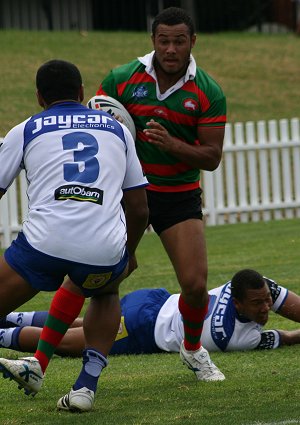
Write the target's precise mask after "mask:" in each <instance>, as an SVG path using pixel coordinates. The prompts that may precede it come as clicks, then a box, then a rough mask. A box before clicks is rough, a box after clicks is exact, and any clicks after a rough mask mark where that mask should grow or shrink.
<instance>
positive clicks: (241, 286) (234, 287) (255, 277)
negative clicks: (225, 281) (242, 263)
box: [231, 269, 266, 301]
mask: <svg viewBox="0 0 300 425" xmlns="http://www.w3.org/2000/svg"><path fill="white" fill-rule="evenodd" d="M265 283H266V281H265V279H264V277H263V276H262V275H261V274H260V273H258V272H257V271H255V270H252V269H244V270H240V271H239V272H237V273H236V274H235V275H234V276H233V278H232V279H231V295H232V296H233V297H234V298H236V299H237V300H238V301H243V300H244V299H245V298H246V295H247V294H246V291H247V290H248V289H261V288H263V286H264V285H265Z"/></svg>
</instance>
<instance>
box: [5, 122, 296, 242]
mask: <svg viewBox="0 0 300 425" xmlns="http://www.w3.org/2000/svg"><path fill="white" fill-rule="evenodd" d="M201 185H202V188H203V192H204V194H203V206H204V208H203V211H204V216H205V221H206V224H207V225H209V226H212V225H220V224H225V223H237V222H244V223H247V222H250V221H261V220H263V221H268V220H272V219H274V220H279V219H284V218H296V217H300V126H299V118H293V119H291V120H286V119H282V120H280V121H275V120H272V121H268V122H266V121H259V122H256V123H254V122H247V123H235V124H227V126H226V132H225V140H224V154H223V159H222V162H221V164H220V166H219V167H218V169H217V170H216V171H214V172H203V173H202V183H201ZM26 187H27V183H26V178H25V174H24V173H23V172H22V173H21V175H20V176H19V177H18V179H17V180H16V181H15V182H14V183H13V184H12V186H11V187H10V188H9V190H8V191H7V193H6V194H5V195H4V196H3V197H2V200H1V201H0V247H2V248H4V247H7V246H9V244H10V242H11V240H12V239H14V237H15V236H16V234H17V232H18V231H19V230H20V229H21V223H22V221H23V220H24V219H25V218H26V214H27V206H28V204H27V196H26Z"/></svg>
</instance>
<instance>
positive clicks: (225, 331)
mask: <svg viewBox="0 0 300 425" xmlns="http://www.w3.org/2000/svg"><path fill="white" fill-rule="evenodd" d="M235 318H236V310H235V306H234V304H233V301H232V298H231V282H228V283H227V284H226V285H224V288H223V289H222V292H221V294H220V297H219V301H218V302H217V305H216V307H215V309H214V311H213V313H212V318H211V336H212V339H213V341H214V343H215V344H216V345H217V346H218V347H219V349H220V350H222V351H225V350H226V348H227V345H228V343H229V341H230V338H231V337H232V334H233V331H234V327H235Z"/></svg>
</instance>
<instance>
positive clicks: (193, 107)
mask: <svg viewBox="0 0 300 425" xmlns="http://www.w3.org/2000/svg"><path fill="white" fill-rule="evenodd" d="M183 107H184V108H185V109H187V110H188V111H197V110H198V109H199V106H198V103H197V102H196V100H195V99H192V98H191V99H185V100H184V101H183Z"/></svg>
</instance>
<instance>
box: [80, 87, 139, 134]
mask: <svg viewBox="0 0 300 425" xmlns="http://www.w3.org/2000/svg"><path fill="white" fill-rule="evenodd" d="M87 106H88V107H89V108H90V109H98V110H100V109H102V110H103V111H105V112H108V113H109V114H110V115H112V116H113V117H114V118H117V117H118V116H119V117H121V120H120V122H122V123H123V124H124V125H126V127H127V128H128V129H129V131H130V133H131V134H132V137H133V139H134V140H135V137H136V129H135V125H134V122H133V119H132V118H131V115H130V114H129V112H128V111H127V109H125V108H124V106H123V105H122V103H120V102H119V101H118V100H116V99H114V98H113V97H110V96H104V95H99V96H93V97H92V98H91V99H90V100H89V101H88V103H87Z"/></svg>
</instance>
